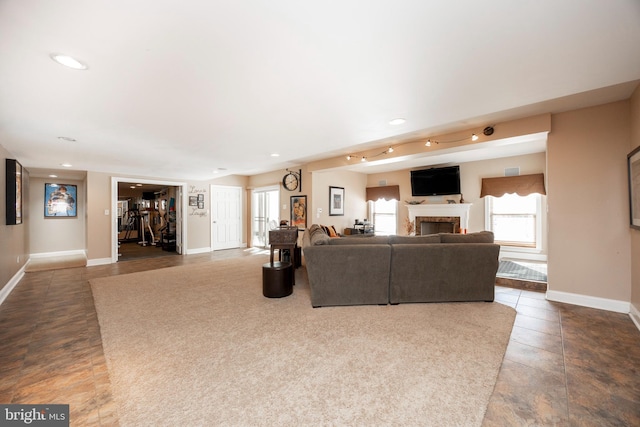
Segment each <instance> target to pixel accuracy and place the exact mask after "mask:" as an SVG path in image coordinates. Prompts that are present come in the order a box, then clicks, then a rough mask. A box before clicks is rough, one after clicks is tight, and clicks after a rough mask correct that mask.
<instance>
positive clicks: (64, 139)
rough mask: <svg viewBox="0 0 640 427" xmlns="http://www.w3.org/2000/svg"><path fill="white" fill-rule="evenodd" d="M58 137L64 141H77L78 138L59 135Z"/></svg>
mask: <svg viewBox="0 0 640 427" xmlns="http://www.w3.org/2000/svg"><path fill="white" fill-rule="evenodd" d="M58 139H61V140H63V141H69V142H76V139H75V138H71V137H70V136H59V137H58Z"/></svg>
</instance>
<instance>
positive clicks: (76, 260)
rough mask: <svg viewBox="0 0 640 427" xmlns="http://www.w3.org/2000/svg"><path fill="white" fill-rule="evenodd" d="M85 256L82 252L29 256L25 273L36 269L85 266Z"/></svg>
mask: <svg viewBox="0 0 640 427" xmlns="http://www.w3.org/2000/svg"><path fill="white" fill-rule="evenodd" d="M86 266H87V257H86V256H85V255H84V254H74V255H60V256H53V257H46V258H31V259H30V261H29V264H27V266H26V267H25V269H24V271H25V272H26V273H33V272H36V271H46V270H59V269H62V268H75V267H86Z"/></svg>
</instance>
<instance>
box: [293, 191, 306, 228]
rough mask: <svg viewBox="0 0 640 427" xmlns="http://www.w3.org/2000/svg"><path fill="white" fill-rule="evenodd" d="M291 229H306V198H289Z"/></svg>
mask: <svg viewBox="0 0 640 427" xmlns="http://www.w3.org/2000/svg"><path fill="white" fill-rule="evenodd" d="M289 224H290V225H291V226H292V227H298V228H302V229H304V228H307V196H291V222H290V223H289Z"/></svg>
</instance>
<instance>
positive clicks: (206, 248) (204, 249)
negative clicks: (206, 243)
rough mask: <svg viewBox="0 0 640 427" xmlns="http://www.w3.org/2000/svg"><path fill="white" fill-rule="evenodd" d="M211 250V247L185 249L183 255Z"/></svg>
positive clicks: (204, 252)
mask: <svg viewBox="0 0 640 427" xmlns="http://www.w3.org/2000/svg"><path fill="white" fill-rule="evenodd" d="M212 250H213V249H211V247H204V248H195V249H187V250H186V252H185V255H195V254H206V253H209V252H211V251H212Z"/></svg>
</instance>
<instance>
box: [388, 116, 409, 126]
mask: <svg viewBox="0 0 640 427" xmlns="http://www.w3.org/2000/svg"><path fill="white" fill-rule="evenodd" d="M406 121H407V120H406V119H403V118H401V117H398V118H397V119H393V120H391V121H389V124H390V125H394V126H396V125H401V124H403V123H404V122H406Z"/></svg>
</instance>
